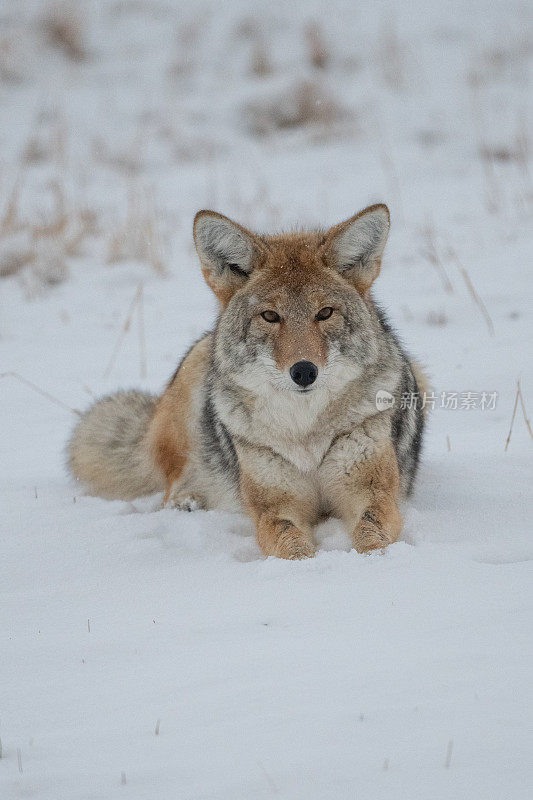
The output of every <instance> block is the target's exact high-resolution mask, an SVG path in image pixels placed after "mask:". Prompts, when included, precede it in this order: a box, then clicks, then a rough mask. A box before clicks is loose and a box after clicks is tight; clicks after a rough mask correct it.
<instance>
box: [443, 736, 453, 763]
mask: <svg viewBox="0 0 533 800" xmlns="http://www.w3.org/2000/svg"><path fill="white" fill-rule="evenodd" d="M452 753H453V739H450V741H449V742H448V746H447V748H446V759H445V761H444V767H445V769H450V764H451V763H452Z"/></svg>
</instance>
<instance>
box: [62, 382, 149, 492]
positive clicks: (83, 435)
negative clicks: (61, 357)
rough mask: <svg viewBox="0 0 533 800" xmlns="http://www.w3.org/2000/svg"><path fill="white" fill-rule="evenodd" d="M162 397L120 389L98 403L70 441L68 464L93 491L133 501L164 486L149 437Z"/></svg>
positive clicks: (82, 420) (75, 430) (87, 414)
mask: <svg viewBox="0 0 533 800" xmlns="http://www.w3.org/2000/svg"><path fill="white" fill-rule="evenodd" d="M156 402H157V397H155V396H154V395H151V394H146V393H145V392H138V391H130V392H117V393H116V394H113V395H110V396H109V397H104V398H102V399H101V400H98V401H97V402H96V403H94V405H92V406H91V407H90V408H89V410H88V411H86V412H85V414H84V415H83V416H82V418H81V419H80V421H79V422H78V424H77V425H76V427H75V428H74V431H73V432H72V436H71V438H70V441H69V443H68V445H67V455H68V467H69V469H70V471H71V472H72V474H73V475H74V477H75V478H76V479H77V480H79V481H80V482H81V483H82V485H83V486H84V488H85V489H87V491H88V492H89V493H90V494H94V495H98V496H100V497H105V498H106V499H108V500H133V499H134V498H135V497H140V496H141V495H147V494H153V493H154V492H157V491H160V490H162V489H163V488H164V483H163V480H162V476H161V475H160V474H159V472H158V470H157V468H156V466H155V464H154V461H153V459H152V458H151V455H150V449H149V445H148V441H147V433H148V427H149V424H150V420H151V419H152V416H153V414H154V411H155V407H156Z"/></svg>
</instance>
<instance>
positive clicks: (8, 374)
mask: <svg viewBox="0 0 533 800" xmlns="http://www.w3.org/2000/svg"><path fill="white" fill-rule="evenodd" d="M0 378H15V379H16V380H17V381H20V382H21V383H23V384H24V385H25V386H29V387H30V389H33V390H34V391H35V392H38V394H40V395H42V396H43V397H46V399H47V400H50V402H51V403H55V405H56V406H60V407H61V408H64V409H66V411H71V412H72V413H73V414H77V415H78V416H79V417H81V411H79V409H77V408H71V407H70V406H67V405H66V403H63V402H62V401H61V400H58V399H57V397H54V396H53V395H51V394H49V392H46V391H45V390H44V389H41V388H40V387H39V386H37V384H36V383H33V381H30V380H28V379H27V378H23V377H22V375H19V373H18V372H1V373H0Z"/></svg>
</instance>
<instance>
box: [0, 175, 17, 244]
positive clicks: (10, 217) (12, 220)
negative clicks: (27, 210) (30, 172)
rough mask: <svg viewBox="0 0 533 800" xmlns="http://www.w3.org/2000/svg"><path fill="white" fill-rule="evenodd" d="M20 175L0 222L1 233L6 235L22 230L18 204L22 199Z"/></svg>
mask: <svg viewBox="0 0 533 800" xmlns="http://www.w3.org/2000/svg"><path fill="white" fill-rule="evenodd" d="M20 183H21V179H20V177H19V178H17V180H16V181H15V183H14V184H13V188H12V189H11V192H10V194H9V197H8V200H7V203H6V208H5V211H4V214H3V216H2V221H1V222H0V235H2V236H4V235H5V234H6V233H11V232H12V231H17V230H20V227H21V224H20V219H19V214H18V205H19V199H20Z"/></svg>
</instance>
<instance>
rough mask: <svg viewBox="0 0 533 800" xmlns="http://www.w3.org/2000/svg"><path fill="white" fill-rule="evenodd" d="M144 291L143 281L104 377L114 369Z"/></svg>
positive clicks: (136, 293)
mask: <svg viewBox="0 0 533 800" xmlns="http://www.w3.org/2000/svg"><path fill="white" fill-rule="evenodd" d="M142 291H143V286H142V283H140V284H139V285H138V287H137V289H136V290H135V294H134V296H133V300H132V301H131V303H130V306H129V308H128V313H127V314H126V319H125V320H124V324H123V325H122V328H121V330H120V333H119V335H118V338H117V341H116V342H115V347H114V348H113V352H112V353H111V358H110V359H109V362H108V364H107V367H106V368H105V370H104V374H103V376H102V377H104V378H108V377H109V375H110V373H111V370H112V369H113V365H114V364H115V361H116V358H117V356H118V353H119V351H120V347H121V345H122V342H123V340H124V337H125V336H126V334H127V333H128V331H129V330H130V328H131V322H132V319H133V314H134V312H135V308H136V307H137V305H138V303H139V302H140V300H141V297H142ZM139 324H140V323H139ZM142 336H143V337H144V330H143V335H142ZM142 368H143V356H142V353H141V370H142Z"/></svg>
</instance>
